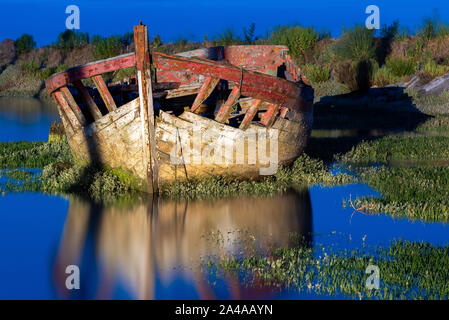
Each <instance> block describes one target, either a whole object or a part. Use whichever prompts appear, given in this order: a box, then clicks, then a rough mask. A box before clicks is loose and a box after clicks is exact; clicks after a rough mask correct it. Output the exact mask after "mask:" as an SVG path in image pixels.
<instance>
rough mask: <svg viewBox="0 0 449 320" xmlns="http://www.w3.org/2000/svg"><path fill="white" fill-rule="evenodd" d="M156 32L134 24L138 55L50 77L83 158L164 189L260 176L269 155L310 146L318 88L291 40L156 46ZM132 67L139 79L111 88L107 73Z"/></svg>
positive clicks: (288, 158) (282, 161)
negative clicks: (176, 50)
mask: <svg viewBox="0 0 449 320" xmlns="http://www.w3.org/2000/svg"><path fill="white" fill-rule="evenodd" d="M147 32H148V31H147V27H146V26H145V25H138V26H135V27H134V43H135V53H129V54H125V55H121V56H118V57H114V58H110V59H106V60H101V61H96V62H92V63H89V64H86V65H82V66H78V67H74V68H70V69H68V70H66V71H63V72H60V73H57V74H54V75H52V76H51V77H50V78H48V79H47V81H46V88H47V91H48V93H49V94H50V95H51V97H52V98H53V99H54V101H55V102H56V104H57V105H58V111H59V113H60V116H61V119H62V122H63V124H64V127H65V131H66V135H67V139H68V142H69V145H70V148H71V151H72V153H73V156H74V158H75V160H76V161H78V162H83V163H89V162H94V163H99V164H102V165H106V166H108V167H111V168H120V169H122V170H125V171H127V172H129V173H131V174H133V175H134V176H136V177H138V178H139V180H140V181H141V182H142V188H144V189H145V190H148V191H155V190H156V189H157V187H158V186H159V185H160V184H162V183H165V182H172V181H175V180H185V179H190V178H196V177H207V176H210V175H227V176H235V177H244V178H251V177H256V176H259V175H260V173H261V170H263V169H264V168H265V169H266V168H268V167H270V165H272V163H267V161H265V160H266V159H265V160H261V159H262V158H261V157H260V156H261V153H263V152H266V153H267V154H265V155H264V158H267V157H269V158H271V159H275V160H276V165H286V164H289V163H292V162H293V161H294V160H295V159H296V158H297V157H298V156H299V155H300V154H301V153H302V152H303V150H304V147H305V146H306V143H307V140H308V137H309V135H310V131H311V125H312V112H313V89H312V88H311V87H310V86H309V85H307V84H306V81H305V79H303V78H302V77H301V75H300V73H299V68H298V67H297V66H296V65H295V63H294V62H293V60H292V59H291V57H290V56H289V55H288V49H287V48H286V47H284V46H271V45H254V46H227V47H213V48H203V49H198V50H194V51H190V52H185V53H181V54H177V55H169V54H164V53H159V52H152V53H150V51H149V44H148V33H147ZM127 68H135V73H136V76H135V81H134V83H133V81H129V82H128V83H125V84H120V85H114V86H112V85H110V86H109V87H108V85H107V84H106V83H105V81H104V79H103V77H102V74H105V73H110V72H117V71H118V70H120V69H127ZM84 79H91V81H92V83H93V84H94V85H95V88H89V87H88V86H87V83H86V81H89V80H84ZM83 81H84V83H83ZM275 144H276V146H275V147H276V148H274V145H275ZM262 151H263V152H262ZM211 159H212V160H211ZM267 172H268V174H269V173H275V172H276V171H275V170H274V171H269V170H268V171H267ZM263 174H267V173H263Z"/></svg>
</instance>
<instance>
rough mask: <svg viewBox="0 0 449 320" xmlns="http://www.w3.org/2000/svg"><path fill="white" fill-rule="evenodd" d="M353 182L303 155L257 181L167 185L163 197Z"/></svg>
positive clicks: (265, 191) (263, 192)
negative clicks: (289, 165)
mask: <svg viewBox="0 0 449 320" xmlns="http://www.w3.org/2000/svg"><path fill="white" fill-rule="evenodd" d="M352 181H353V178H352V177H350V176H349V175H346V174H337V175H333V174H332V173H331V172H330V171H329V168H328V167H326V166H325V165H324V163H323V162H322V161H320V160H316V159H312V158H310V157H309V156H307V155H302V156H300V157H299V158H298V159H297V160H296V161H295V162H294V164H293V165H292V166H291V167H281V168H279V170H278V172H277V173H276V174H275V175H274V176H271V177H267V178H264V179H261V180H259V181H256V180H238V179H235V177H210V178H205V179H196V180H188V181H183V182H175V183H171V184H166V185H163V186H162V187H161V194H162V195H164V196H167V197H174V198H177V197H182V198H188V199H191V198H216V197H230V196H237V195H269V194H274V193H276V192H281V191H285V190H287V189H289V188H292V187H299V188H301V187H308V186H310V185H314V184H322V185H339V184H346V183H350V182H352Z"/></svg>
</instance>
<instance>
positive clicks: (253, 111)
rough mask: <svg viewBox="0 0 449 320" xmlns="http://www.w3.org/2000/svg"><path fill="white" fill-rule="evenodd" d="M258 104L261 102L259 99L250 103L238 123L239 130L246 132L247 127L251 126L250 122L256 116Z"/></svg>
mask: <svg viewBox="0 0 449 320" xmlns="http://www.w3.org/2000/svg"><path fill="white" fill-rule="evenodd" d="M260 103H261V101H260V100H259V99H255V100H254V101H252V102H251V105H250V106H249V108H248V110H247V111H246V113H245V117H244V118H243V120H242V123H240V129H242V130H246V129H247V128H248V126H249V125H250V124H251V121H253V119H254V116H255V115H256V114H257V110H258V109H259V105H260Z"/></svg>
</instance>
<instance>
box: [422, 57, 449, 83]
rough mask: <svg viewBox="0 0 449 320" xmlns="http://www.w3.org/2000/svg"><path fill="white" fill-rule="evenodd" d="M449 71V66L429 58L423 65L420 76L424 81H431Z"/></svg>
mask: <svg viewBox="0 0 449 320" xmlns="http://www.w3.org/2000/svg"><path fill="white" fill-rule="evenodd" d="M448 72H449V67H448V66H442V65H439V64H437V63H436V62H435V61H433V60H430V59H429V60H428V61H427V62H426V63H424V64H423V65H422V66H421V70H420V76H421V78H422V80H423V81H424V82H429V81H431V80H433V79H434V78H436V77H439V76H442V75H444V74H446V73H448Z"/></svg>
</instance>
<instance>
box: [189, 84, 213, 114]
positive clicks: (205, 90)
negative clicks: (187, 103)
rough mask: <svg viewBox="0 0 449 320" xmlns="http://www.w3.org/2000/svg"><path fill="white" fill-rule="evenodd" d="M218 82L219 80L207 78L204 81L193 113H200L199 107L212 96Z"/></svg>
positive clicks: (194, 104)
mask: <svg viewBox="0 0 449 320" xmlns="http://www.w3.org/2000/svg"><path fill="white" fill-rule="evenodd" d="M218 82H220V79H219V78H213V77H206V79H204V82H203V85H202V86H201V89H200V91H199V92H198V94H197V96H196V98H195V101H194V102H193V104H192V112H195V113H198V111H199V110H200V109H199V108H198V107H199V106H200V105H201V104H202V103H203V102H204V100H206V99H207V98H208V97H209V96H210V94H211V93H212V91H214V89H215V87H216V86H217V84H218Z"/></svg>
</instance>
